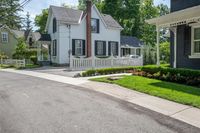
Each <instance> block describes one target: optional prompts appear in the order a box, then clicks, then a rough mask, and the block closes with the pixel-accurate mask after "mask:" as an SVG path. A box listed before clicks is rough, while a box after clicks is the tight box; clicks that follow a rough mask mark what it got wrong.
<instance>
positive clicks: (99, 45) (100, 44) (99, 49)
mask: <svg viewBox="0 0 200 133" xmlns="http://www.w3.org/2000/svg"><path fill="white" fill-rule="evenodd" d="M103 47H104V42H103V41H97V42H96V49H97V55H103V54H104V52H103Z"/></svg>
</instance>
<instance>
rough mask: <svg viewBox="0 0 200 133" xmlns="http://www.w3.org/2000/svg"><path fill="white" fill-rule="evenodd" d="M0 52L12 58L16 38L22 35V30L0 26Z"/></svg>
mask: <svg viewBox="0 0 200 133" xmlns="http://www.w3.org/2000/svg"><path fill="white" fill-rule="evenodd" d="M0 35H1V37H0V53H4V54H5V55H7V56H8V57H9V58H12V55H13V53H14V52H15V48H16V46H17V38H19V37H24V32H23V31H17V30H11V29H9V28H8V27H7V26H2V27H1V28H0Z"/></svg>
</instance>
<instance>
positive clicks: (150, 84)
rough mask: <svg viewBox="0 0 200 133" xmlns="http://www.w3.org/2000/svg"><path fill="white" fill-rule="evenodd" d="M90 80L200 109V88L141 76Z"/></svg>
mask: <svg viewBox="0 0 200 133" xmlns="http://www.w3.org/2000/svg"><path fill="white" fill-rule="evenodd" d="M91 80H92V81H99V82H106V83H112V84H117V85H120V86H123V87H126V88H129V89H132V90H136V91H139V92H143V93H146V94H150V95H153V96H157V97H161V98H164V99H168V100H171V101H175V102H178V103H181V104H186V105H191V106H194V107H198V108H200V88H197V87H192V86H187V85H181V84H177V83H171V82H166V81H161V80H157V79H150V78H146V77H141V76H123V77H122V78H119V79H117V80H110V79H109V78H108V77H104V78H95V79H91Z"/></svg>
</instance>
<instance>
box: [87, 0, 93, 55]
mask: <svg viewBox="0 0 200 133" xmlns="http://www.w3.org/2000/svg"><path fill="white" fill-rule="evenodd" d="M86 5H87V8H86V12H87V16H86V42H87V57H91V55H92V46H91V39H92V37H91V8H92V2H91V0H86Z"/></svg>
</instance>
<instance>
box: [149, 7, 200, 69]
mask: <svg viewBox="0 0 200 133" xmlns="http://www.w3.org/2000/svg"><path fill="white" fill-rule="evenodd" d="M199 12H200V6H195V7H191V8H187V9H184V10H179V11H176V12H172V13H170V14H167V15H164V16H161V17H158V18H153V19H150V20H147V21H146V22H147V23H149V24H152V25H155V26H156V30H157V65H158V66H159V65H160V50H159V44H160V31H161V29H163V28H167V29H169V30H170V37H171V39H170V43H171V46H170V52H171V53H170V54H171V55H170V56H171V60H170V64H171V66H172V67H173V68H191V69H199V68H200V32H199V31H200V14H199Z"/></svg>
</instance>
